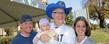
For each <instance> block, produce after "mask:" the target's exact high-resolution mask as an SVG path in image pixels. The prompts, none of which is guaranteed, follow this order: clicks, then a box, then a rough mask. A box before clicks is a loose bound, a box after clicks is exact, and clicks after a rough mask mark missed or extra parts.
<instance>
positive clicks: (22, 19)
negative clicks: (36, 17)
mask: <svg viewBox="0 0 109 44" xmlns="http://www.w3.org/2000/svg"><path fill="white" fill-rule="evenodd" d="M27 21H32V17H31V16H30V15H23V16H21V17H20V23H23V22H27Z"/></svg>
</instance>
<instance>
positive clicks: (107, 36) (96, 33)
mask: <svg viewBox="0 0 109 44" xmlns="http://www.w3.org/2000/svg"><path fill="white" fill-rule="evenodd" d="M91 34H92V35H91V37H92V39H93V40H95V41H96V42H97V44H109V33H107V32H104V31H100V30H92V33H91Z"/></svg>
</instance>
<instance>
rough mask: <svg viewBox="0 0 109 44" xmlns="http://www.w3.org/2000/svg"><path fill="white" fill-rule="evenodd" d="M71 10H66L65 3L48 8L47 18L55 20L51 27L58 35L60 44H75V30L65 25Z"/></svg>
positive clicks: (51, 5)
mask: <svg viewBox="0 0 109 44" xmlns="http://www.w3.org/2000/svg"><path fill="white" fill-rule="evenodd" d="M71 10H72V8H71V7H69V8H66V6H65V3H64V2H63V1H59V2H57V3H51V4H49V5H48V6H47V8H46V14H47V16H48V17H49V18H51V19H53V20H54V22H53V23H51V25H50V26H51V28H52V29H53V30H55V32H56V33H57V34H58V40H57V41H58V44H75V37H76V36H75V32H74V29H73V28H72V27H71V26H68V25H66V24H65V17H66V16H68V14H69V13H70V11H71Z"/></svg>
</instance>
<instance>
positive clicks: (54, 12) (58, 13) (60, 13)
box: [52, 12, 65, 14]
mask: <svg viewBox="0 0 109 44" xmlns="http://www.w3.org/2000/svg"><path fill="white" fill-rule="evenodd" d="M52 13H53V14H65V12H52Z"/></svg>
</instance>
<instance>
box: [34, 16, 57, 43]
mask: <svg viewBox="0 0 109 44" xmlns="http://www.w3.org/2000/svg"><path fill="white" fill-rule="evenodd" d="M54 37H56V33H55V32H54V31H53V30H51V29H50V25H49V21H48V19H47V18H42V19H40V21H39V31H38V34H37V35H36V36H35V37H34V39H33V44H48V43H49V42H50V40H53V39H55V38H54ZM42 39H46V40H42Z"/></svg>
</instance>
